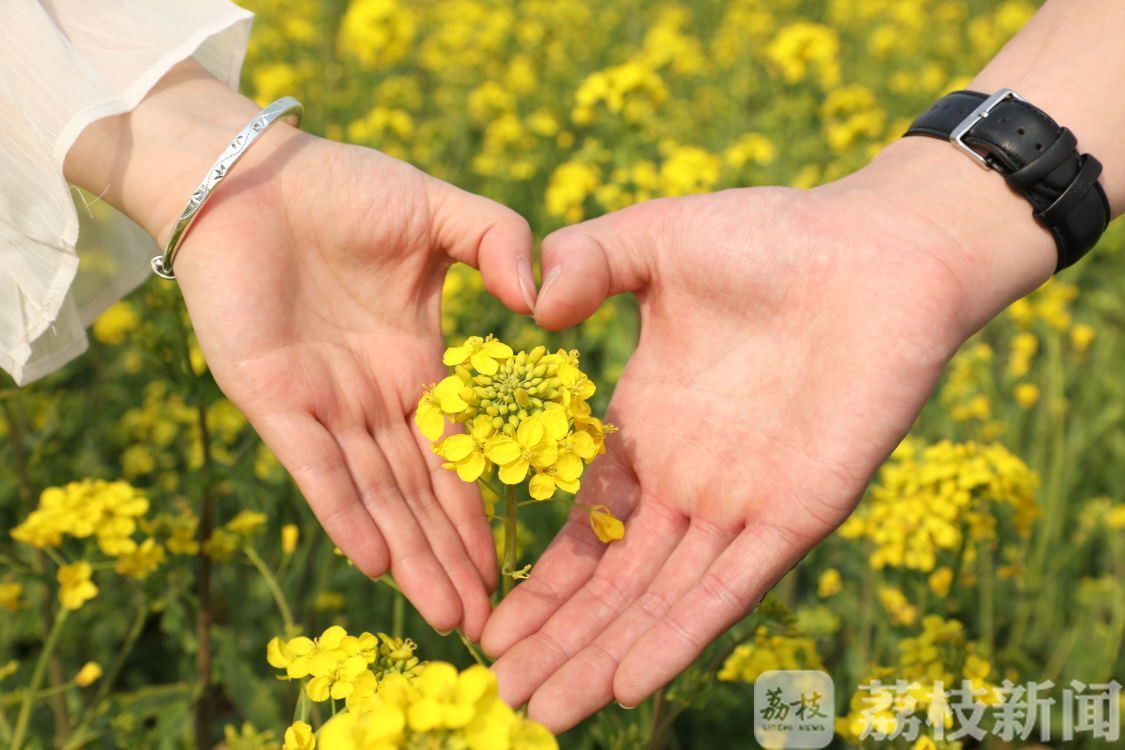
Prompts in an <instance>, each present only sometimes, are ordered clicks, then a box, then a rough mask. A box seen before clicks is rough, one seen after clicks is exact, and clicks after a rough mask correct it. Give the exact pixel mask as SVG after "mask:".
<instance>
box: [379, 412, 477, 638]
mask: <svg viewBox="0 0 1125 750" xmlns="http://www.w3.org/2000/svg"><path fill="white" fill-rule="evenodd" d="M376 441H377V442H378V444H379V446H380V448H382V450H383V453H384V454H385V455H386V457H387V460H388V461H389V462H390V465H391V471H392V472H393V473H394V476H395V480H396V481H397V483H398V486H399V488H400V490H401V491H402V493H403V496H404V497H405V498H406V503H407V505H408V507H409V511H410V512H411V513H413V515H414V518H415V519H417V525H418V526H419V527H420V528H421V530H422V533H423V534H424V535H425V538H426V540H427V542H428V545H429V548H430V549H431V550H433V554H434V555H436V557H437V560H438V561H439V562H440V563H441V566H442V567H443V568H444V570H445V574H446V576H447V577H448V579H449V580H450V581H451V582H452V584H453V588H454V589H455V591H456V593H457V596H458V597H459V598H460V600H461V615H462V617H461V620H460V623H459V624H460V626H461V629H462V631H463V632H464V633H465V635H466V636H468V637H469V638H470V639H471V640H474V641H476V640H479V639H480V634H481V631H482V630H483V629H484V623H485V620H487V619H488V615H489V614H490V613H491V612H492V605H491V604H489V601H488V592H487V591H486V590H485V587H484V582H483V581H482V580H481V577H480V573H479V572H478V571H477V567H476V565H474V564H473V561H472V560H471V559H470V558H469V554H468V552H467V551H466V550H465V546H464V545H463V544H462V543H461V537H460V536H458V534H457V530H456V529H455V528H454V527H453V524H452V523H451V522H450V520H449V517H448V516H446V514H445V509H444V508H443V507H442V505H441V503H440V502H438V499H437V496H436V494H435V492H434V487H433V484H432V480H433V478H434V477H433V474H431V470H430V465H429V464H428V463H427V462H426V459H425V454H424V453H423V452H422V450H421V449H420V447H419V445H418V443H417V441H416V440H415V438H414V430H413V428H412V426H411V425H408V424H407V423H406V422H405V421H401V422H398V423H386V424H383V425H381V426H380V428H379V431H378V432H377V437H376ZM427 450H428V449H427ZM436 470H437V471H438V472H444V471H445V470H444V469H442V468H441V466H440V465H438V466H437V467H436ZM439 476H440V474H439ZM387 537H388V541H390V542H393V540H392V539H390V534H387ZM391 551H392V553H393V552H394V546H393V543H392V547H391ZM392 564H393V563H392ZM404 590H405V589H404ZM435 627H437V626H436V625H435ZM439 629H440V630H448V628H439Z"/></svg>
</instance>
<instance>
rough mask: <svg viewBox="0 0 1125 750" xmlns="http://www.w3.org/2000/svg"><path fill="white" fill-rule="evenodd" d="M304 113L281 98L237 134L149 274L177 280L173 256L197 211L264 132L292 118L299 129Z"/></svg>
mask: <svg viewBox="0 0 1125 750" xmlns="http://www.w3.org/2000/svg"><path fill="white" fill-rule="evenodd" d="M303 113H304V108H303V107H302V106H301V103H300V102H299V101H297V100H296V99H294V98H293V97H291V96H284V97H282V98H280V99H278V100H277V101H275V102H272V103H271V104H270V105H268V106H267V107H266V108H265V109H263V110H262V111H261V112H259V113H258V114H257V115H255V116H254V119H253V120H251V121H250V124H249V125H247V126H246V127H245V128H243V129H242V130H240V131H239V133H238V135H236V136H235V137H234V140H232V141H231V142H230V144H229V145H228V146H227V147H226V149H224V150H223V153H222V155H221V156H220V157H219V158H218V160H217V161H216V162H215V163H214V164H213V165H212V166H211V168H210V169H209V170H207V176H206V177H204V178H203V182H201V183H199V187H197V188H196V189H195V192H193V193H192V194H191V198H189V199H188V202H187V205H186V206H185V207H184V210H183V212H181V213H180V218H179V219H177V220H176V226H175V228H174V229H173V230H172V236H171V237H169V238H168V245H167V246H166V247H165V248H164V254H163V255H157V256H156V257H155V258H153V259H152V270H153V271H155V272H156V275H157V276H159V277H161V278H163V279H175V278H176V274H175V273H174V272H173V271H172V266H173V264H174V263H175V262H176V253H177V252H178V251H179V249H180V245H181V244H182V243H183V241H184V236H185V235H186V234H187V232H188V229H190V228H191V225H192V222H194V221H195V217H196V216H198V215H199V211H200V209H202V208H203V206H204V205H205V204H206V203H207V201H208V200H209V199H210V198H211V194H212V193H213V192H215V188H217V187H218V186H219V184H220V183H221V182H222V181H223V179H224V178H225V177H226V176H227V174H228V173H229V172H230V170H231V167H233V166H234V165H235V164H237V163H238V160H239V159H241V158H242V155H243V154H245V153H246V151H247V150H248V149H249V148H250V145H251V144H252V143H254V141H256V140H257V139H258V136H260V135H261V134H262V133H264V132H266V130H268V129H269V127H270V126H271V125H273V124H274V123H275V122H277V121H278V120H280V119H281V118H283V117H289V116H292V117H294V118H295V119H296V122H295V124H297V125H299V124H300V122H301V115H302V114H303Z"/></svg>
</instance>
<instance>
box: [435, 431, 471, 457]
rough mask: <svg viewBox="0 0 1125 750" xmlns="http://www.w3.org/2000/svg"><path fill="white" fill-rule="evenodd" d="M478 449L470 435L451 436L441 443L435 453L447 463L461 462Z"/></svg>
mask: <svg viewBox="0 0 1125 750" xmlns="http://www.w3.org/2000/svg"><path fill="white" fill-rule="evenodd" d="M476 447H477V444H476V441H475V440H473V439H472V438H471V437H469V436H468V435H464V434H461V435H450V436H449V437H447V438H446V439H445V440H443V441H442V442H441V445H439V446H438V449H437V450H436V451H435V453H437V454H438V455H439V456H441V457H442V458H444V459H445V460H447V461H460V460H462V459H463V458H465V457H466V456H468V455H469V454H470V453H472V452H473V450H474V449H475V448H476Z"/></svg>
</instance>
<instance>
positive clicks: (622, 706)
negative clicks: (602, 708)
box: [614, 701, 636, 711]
mask: <svg viewBox="0 0 1125 750" xmlns="http://www.w3.org/2000/svg"><path fill="white" fill-rule="evenodd" d="M614 703H616V704H617V705H618V706H620V707H621V708H623V709H625V710H626V711H632V710H633V709H634V708H636V706H626V705H625V704H624V703H622V702H621V701H614Z"/></svg>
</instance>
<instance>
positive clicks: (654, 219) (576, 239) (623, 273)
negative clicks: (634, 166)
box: [535, 199, 678, 331]
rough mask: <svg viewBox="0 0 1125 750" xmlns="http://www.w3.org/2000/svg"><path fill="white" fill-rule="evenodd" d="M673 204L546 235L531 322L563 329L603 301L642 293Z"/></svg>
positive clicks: (652, 204)
mask: <svg viewBox="0 0 1125 750" xmlns="http://www.w3.org/2000/svg"><path fill="white" fill-rule="evenodd" d="M677 205H678V201H677V199H663V200H656V201H649V202H648V203H640V204H638V205H636V206H632V207H630V208H626V209H624V210H621V211H617V212H615V213H611V214H606V215H605V216H601V217H599V218H597V219H592V220H590V221H587V222H583V223H582V224H575V225H574V226H570V227H565V228H563V229H560V230H558V231H556V232H552V233H551V234H549V235H547V237H545V238H544V239H543V244H542V247H541V250H540V256H541V258H540V260H541V264H542V272H543V288H542V289H541V290H540V292H539V301H538V302H537V303H536V306H535V322H536V323H538V324H539V325H541V326H543V327H544V328H546V329H548V330H552V331H553V330H558V329H560V328H566V327H567V326H572V325H574V324H576V323H580V322H582V321H583V320H585V319H586V318H588V317H589V316H590V315H592V314H593V313H594V311H595V310H597V309H598V306H599V305H601V304H602V302H604V301H605V300H606V299H607V298H608V297H610V296H612V295H614V294H622V293H623V292H635V291H638V290H640V289H642V288H643V287H644V286H645V285H646V284H648V282H649V280H650V279H651V277H652V271H653V263H654V260H655V258H656V257H657V253H656V252H655V251H656V246H657V245H658V244H659V243H662V242H664V241H665V239H666V235H667V233H668V231H669V229H670V226H671V223H672V219H673V217H674V216H675V214H676V206H677Z"/></svg>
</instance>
